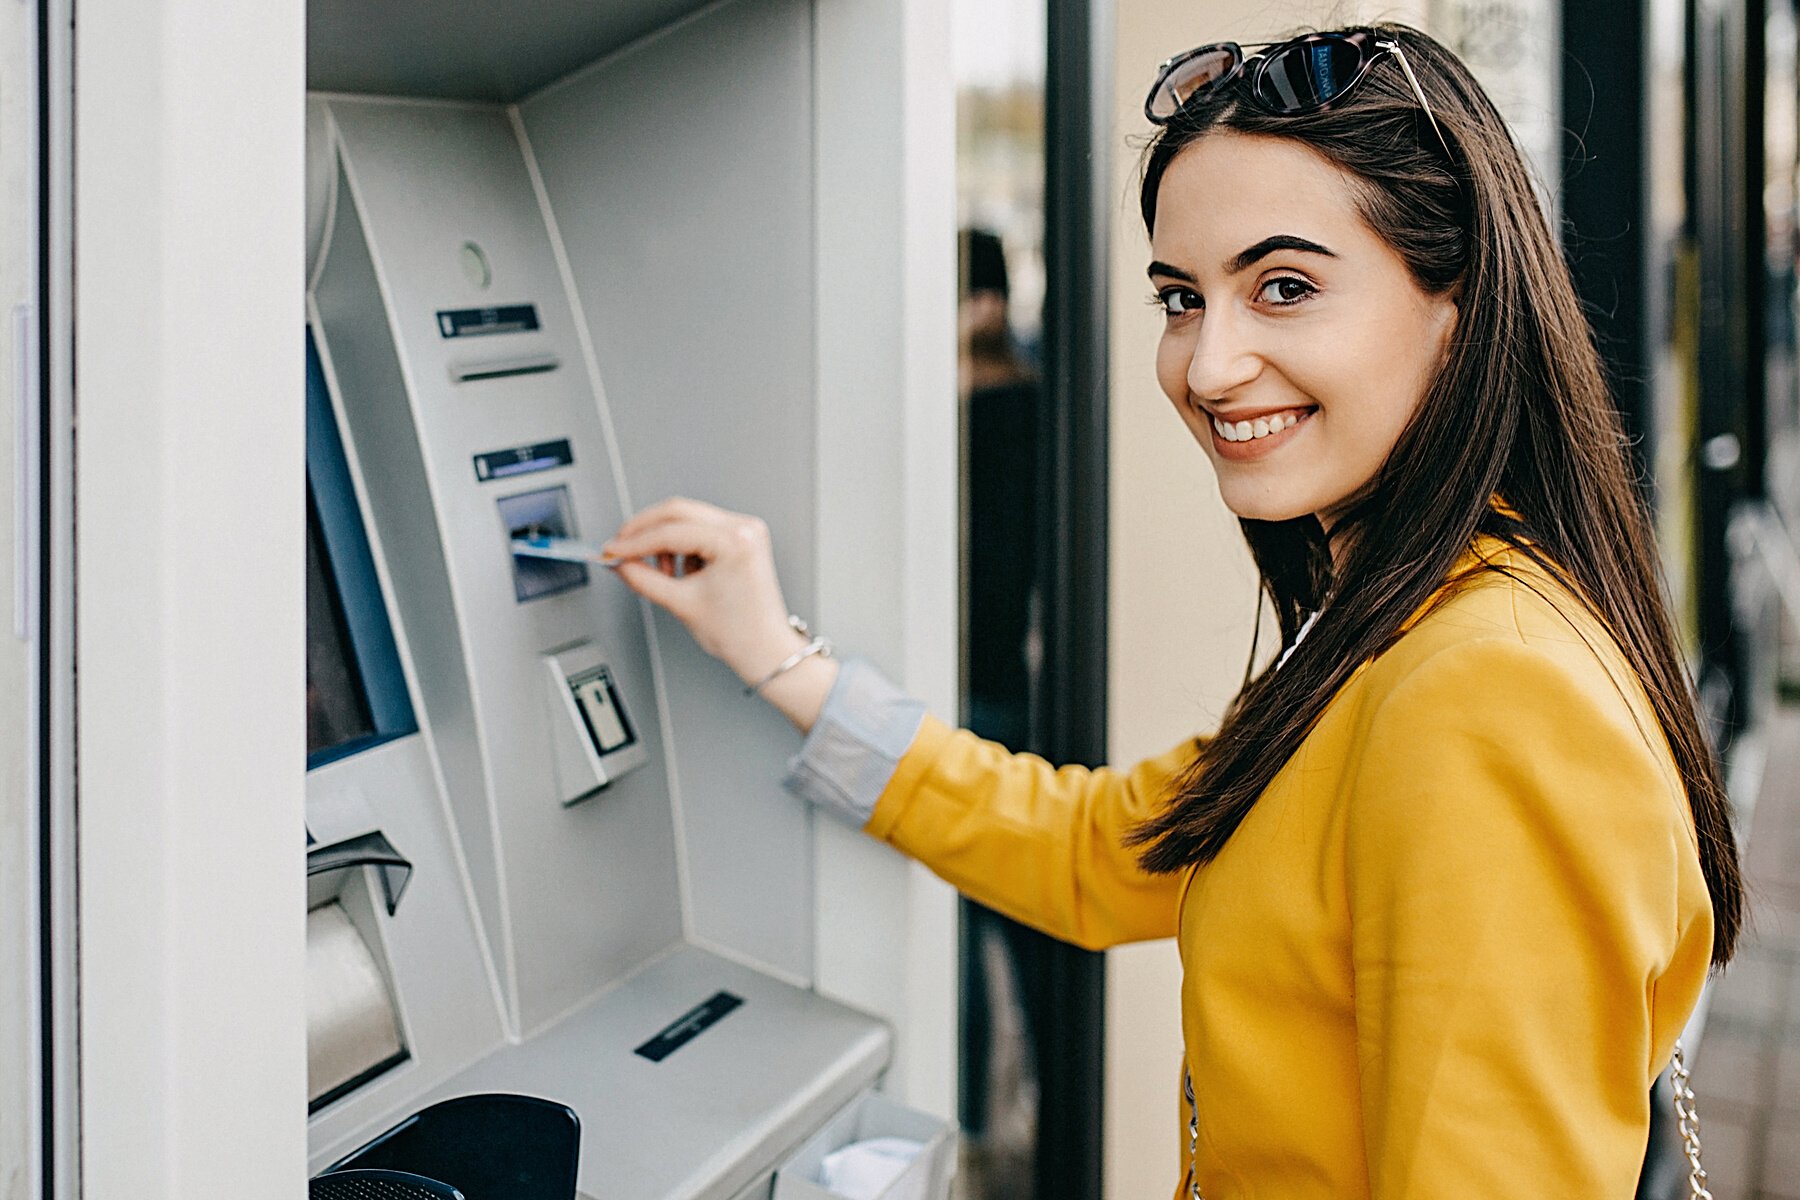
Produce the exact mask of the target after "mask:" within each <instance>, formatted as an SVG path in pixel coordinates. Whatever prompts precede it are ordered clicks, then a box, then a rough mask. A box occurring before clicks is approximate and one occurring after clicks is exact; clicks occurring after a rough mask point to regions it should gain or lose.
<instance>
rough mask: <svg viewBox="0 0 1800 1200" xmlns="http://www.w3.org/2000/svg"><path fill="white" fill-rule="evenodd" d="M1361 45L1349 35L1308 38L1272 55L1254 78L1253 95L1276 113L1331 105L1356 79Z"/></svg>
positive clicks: (1303, 110)
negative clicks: (1254, 92)
mask: <svg viewBox="0 0 1800 1200" xmlns="http://www.w3.org/2000/svg"><path fill="white" fill-rule="evenodd" d="M1363 61H1364V59H1363V52H1362V47H1361V46H1359V45H1357V44H1356V43H1355V42H1352V41H1350V40H1349V39H1348V38H1342V37H1310V38H1305V39H1303V40H1300V41H1297V42H1291V43H1289V44H1288V45H1287V46H1284V47H1282V48H1281V49H1280V50H1277V51H1275V52H1274V53H1273V54H1271V55H1270V56H1269V57H1268V59H1266V60H1265V65H1264V67H1263V70H1262V72H1261V75H1260V76H1259V77H1258V79H1257V81H1256V98H1257V99H1258V100H1259V101H1261V102H1262V103H1263V104H1265V105H1267V106H1268V107H1269V108H1271V109H1273V110H1274V111H1276V112H1279V113H1301V112H1310V111H1311V110H1313V109H1316V108H1322V107H1323V106H1325V105H1327V104H1330V103H1331V102H1332V100H1334V99H1335V98H1336V97H1337V96H1338V94H1339V93H1341V92H1342V91H1343V90H1344V89H1345V88H1347V87H1349V86H1350V85H1351V84H1352V83H1354V82H1356V77H1357V75H1358V74H1359V73H1360V72H1361V71H1362V67H1363Z"/></svg>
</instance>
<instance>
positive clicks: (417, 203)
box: [318, 99, 682, 1033]
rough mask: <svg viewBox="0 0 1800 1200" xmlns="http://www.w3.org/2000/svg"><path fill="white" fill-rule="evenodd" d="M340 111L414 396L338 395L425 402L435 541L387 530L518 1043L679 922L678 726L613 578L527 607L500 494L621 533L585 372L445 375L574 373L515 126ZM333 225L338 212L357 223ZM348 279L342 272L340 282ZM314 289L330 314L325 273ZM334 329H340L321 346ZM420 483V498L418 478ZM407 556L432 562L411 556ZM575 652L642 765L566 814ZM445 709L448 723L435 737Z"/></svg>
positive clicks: (364, 450)
mask: <svg viewBox="0 0 1800 1200" xmlns="http://www.w3.org/2000/svg"><path fill="white" fill-rule="evenodd" d="M331 109H332V114H333V117H334V120H335V121H336V123H337V127H338V131H339V135H340V139H341V146H342V153H343V158H344V164H345V173H346V178H347V179H348V180H349V182H350V193H351V196H352V198H353V199H354V201H355V205H354V208H355V211H356V216H357V218H358V220H359V221H360V223H361V226H362V229H363V232H364V236H365V237H366V240H367V245H368V251H369V258H370V262H371V264H372V266H373V272H374V277H375V279H376V280H377V281H378V282H379V285H380V288H381V291H382V295H383V297H384V299H385V300H386V302H387V303H386V319H387V321H389V322H391V336H392V337H393V339H394V343H395V349H396V351H397V352H398V362H399V368H400V372H401V375H402V376H403V378H404V382H405V388H404V391H403V394H401V395H398V396H396V395H394V394H391V392H390V393H386V394H379V395H377V394H360V395H355V396H353V395H351V394H350V392H351V385H350V382H349V380H348V378H347V377H345V376H344V373H343V372H342V371H341V370H340V382H341V383H342V385H343V387H344V390H345V393H346V394H345V396H344V403H345V407H346V409H347V410H353V409H354V408H355V407H356V406H357V405H359V404H366V405H370V406H382V407H384V408H387V409H391V410H393V411H394V412H395V413H398V412H400V411H401V406H403V405H404V406H409V407H410V420H411V422H412V423H413V426H414V428H415V429H416V431H417V433H416V439H415V441H414V444H413V447H408V446H407V443H406V439H405V438H404V437H401V438H399V439H398V440H399V443H400V446H401V448H402V449H403V450H405V451H406V453H408V454H412V453H416V454H417V456H418V463H419V465H420V466H422V469H423V474H424V477H425V478H424V484H425V487H426V488H427V489H428V492H427V493H426V494H425V495H423V496H419V495H417V494H415V495H414V496H413V497H412V499H411V500H410V501H408V503H411V504H414V505H416V504H418V503H428V504H429V505H430V507H431V509H432V510H433V517H434V521H435V534H434V535H427V534H425V533H423V532H421V529H420V526H421V525H422V522H421V521H420V520H418V519H417V518H416V517H408V518H406V519H405V520H404V522H403V523H404V525H405V529H404V531H396V533H399V534H400V536H396V535H395V534H393V533H390V532H389V530H388V529H387V528H385V527H382V534H383V537H382V542H383V552H384V554H385V555H386V557H387V558H388V560H389V564H390V569H391V570H392V571H393V573H394V579H395V587H396V591H397V592H400V593H401V598H402V604H403V605H404V604H405V599H404V593H405V591H406V590H407V589H408V588H410V587H413V586H424V587H425V589H426V590H427V591H428V592H431V593H435V594H436V595H437V596H438V598H439V601H440V603H439V605H438V609H437V611H435V612H432V613H430V614H424V613H421V614H420V616H421V617H422V618H426V619H425V620H424V622H423V623H416V622H414V621H412V620H408V621H407V622H406V635H407V639H408V641H409V643H410V646H411V649H412V653H413V656H414V660H415V663H416V665H417V668H418V672H419V676H420V680H421V690H422V692H423V695H422V696H421V700H422V702H423V705H424V708H425V710H426V713H427V715H428V718H429V720H430V723H431V725H432V728H433V731H434V735H435V740H436V743H437V745H438V747H439V749H440V751H441V752H443V753H444V758H445V764H446V765H445V774H446V777H447V782H448V785H449V787H450V788H451V790H452V795H453V798H454V801H455V803H454V808H455V812H456V814H457V819H458V822H459V824H460V826H461V835H462V840H463V844H464V846H465V848H467V849H468V850H469V851H470V859H471V865H472V867H475V866H479V865H480V860H481V858H482V856H483V854H482V851H481V850H480V846H481V844H482V843H483V842H484V841H487V842H490V843H491V844H492V845H494V846H496V847H497V850H498V853H497V856H494V857H493V860H492V862H491V863H489V864H487V866H488V867H491V871H489V870H488V869H486V868H483V869H477V870H474V871H473V872H472V873H473V874H474V877H475V882H476V886H477V894H478V898H479V901H480V904H481V908H482V915H483V918H484V921H485V922H486V923H487V925H488V928H489V929H490V931H493V930H495V929H496V928H497V929H498V933H499V935H500V936H499V938H498V939H496V947H497V948H500V947H504V958H505V961H506V962H507V964H508V966H509V968H510V983H511V991H512V998H513V1005H514V1010H515V1013H516V1016H517V1020H518V1023H519V1030H520V1032H523V1033H529V1032H530V1031H532V1030H534V1029H536V1028H538V1027H541V1026H543V1025H545V1024H546V1023H548V1022H550V1021H552V1020H554V1019H555V1018H556V1017H558V1016H559V1015H560V1014H562V1013H563V1012H565V1011H568V1010H569V1009H571V1008H572V1007H574V1006H576V1005H578V1004H579V1003H581V1002H582V1001H583V1000H584V999H585V998H586V997H588V996H591V995H593V994H594V993H595V992H596V991H597V990H599V989H601V988H604V987H605V986H607V985H608V984H609V983H611V982H613V981H615V980H617V979H619V978H621V977H622V976H623V975H624V974H626V973H628V972H629V971H630V970H631V969H633V968H634V967H636V966H637V965H638V964H640V963H642V962H644V961H646V960H647V959H648V958H650V957H651V956H653V955H655V954H656V953H658V952H659V951H661V950H663V949H664V948H665V947H667V946H668V945H669V944H670V943H672V942H673V941H675V940H676V939H678V938H679V937H680V936H681V932H682V930H681V912H680V900H679V893H678V889H677V876H676V860H675V844H674V831H673V827H672V814H671V812H670V808H669V803H668V787H667V782H666V780H665V778H664V772H663V765H662V764H663V757H662V749H661V742H662V731H661V729H660V727H659V723H658V721H657V709H656V704H655V696H654V691H653V688H652V680H651V673H650V661H649V653H648V649H647V647H646V645H645V640H644V636H643V617H642V611H641V609H640V606H639V602H638V601H637V600H636V599H635V598H633V597H632V596H631V595H630V594H629V593H628V592H627V591H625V589H624V588H623V586H622V585H620V584H619V583H618V582H617V581H616V580H614V579H613V578H612V577H611V576H610V574H609V573H607V572H604V571H595V572H593V573H592V577H591V578H590V580H589V582H588V583H586V584H585V585H582V586H579V587H576V588H574V589H572V590H570V591H565V592H562V593H559V594H556V595H549V596H543V597H540V598H537V599H533V600H529V601H526V602H524V603H520V602H518V601H517V600H516V599H515V596H514V591H513V580H512V568H511V554H510V550H509V544H508V538H507V533H506V530H505V528H504V523H503V522H502V521H501V519H500V515H499V510H498V508H497V501H498V500H499V499H500V498H501V497H504V496H508V495H513V494H516V493H520V492H526V491H532V490H537V489H540V488H545V487H556V486H566V487H567V488H568V489H569V493H570V504H571V510H572V515H573V523H574V525H575V529H574V530H573V532H575V533H577V534H579V535H582V536H594V535H597V534H601V533H604V532H607V531H610V530H611V529H613V528H616V527H617V525H618V523H619V521H620V519H621V518H620V512H619V504H618V499H617V491H616V488H615V486H614V481H613V479H612V476H611V472H610V468H609V465H608V464H609V459H610V455H609V453H608V448H607V446H606V444H605V440H604V437H603V434H602V430H601V428H600V422H599V413H598V410H597V408H596V407H595V404H594V400H593V397H592V394H591V392H590V390H589V386H588V383H587V380H586V379H585V377H583V376H582V375H580V374H579V373H577V372H574V371H571V370H567V369H562V370H556V371H551V372H547V373H539V374H532V375H522V376H514V377H509V378H504V379H493V380H485V381H481V382H468V383H457V382H454V380H453V377H452V367H453V366H454V365H455V364H457V363H459V362H461V361H463V360H464V359H467V358H470V357H492V356H501V357H516V356H519V355H523V354H528V353H531V354H536V353H551V354H554V355H555V356H556V357H557V358H558V359H560V360H561V361H562V362H564V363H574V362H578V361H580V352H579V346H578V342H577V339H576V337H575V329H574V323H573V318H572V316H571V313H570V311H569V308H568V303H567V299H566V296H565V293H564V290H563V288H562V285H561V279H560V275H559V273H558V270H557V267H556V262H555V257H554V254H553V251H552V248H551V245H550V241H549V238H548V236H547V234H546V231H545V229H544V226H543V223H542V220H541V216H540V213H539V210H538V205H537V201H536V197H535V195H534V193H533V191H532V188H531V185H530V182H529V179H528V177H527V174H526V171H525V166H524V161H523V159H522V157H521V155H520V151H519V146H518V143H517V140H516V139H515V137H514V135H513V131H512V127H511V124H510V122H509V121H508V119H507V117H506V114H505V113H504V112H503V111H502V110H500V109H498V108H488V107H474V106H462V105H446V104H437V103H423V104H411V103H398V102H355V101H348V100H342V99H338V100H333V101H332V102H331ZM338 220H339V221H340V222H344V221H346V213H345V212H344V211H342V210H341V209H340V212H339V215H338ZM465 241H473V242H475V243H477V244H478V245H480V246H481V247H482V249H483V250H484V251H485V253H486V257H487V259H488V262H489V263H490V265H491V268H492V284H491V286H490V287H488V288H487V289H485V290H483V289H481V288H479V287H478V286H477V285H476V284H474V283H472V282H471V281H470V280H469V279H468V278H466V277H465V275H464V273H463V269H462V263H461V257H460V252H461V247H462V245H463V243H464V242H465ZM334 254H335V250H334ZM337 269H338V268H337V264H336V263H334V262H331V261H328V262H327V264H326V269H325V273H326V274H327V275H330V274H333V273H334V272H335V271H336V270H337ZM365 286H366V284H365ZM318 298H319V303H320V308H321V310H323V309H324V307H325V303H326V300H327V289H326V288H325V287H324V285H323V283H322V284H321V286H320V288H319V289H318ZM513 303H531V304H535V305H536V306H537V310H538V315H539V318H540V321H541V328H539V329H538V330H535V331H530V332H516V333H500V334H490V335H486V336H481V337H472V338H453V339H446V338H443V337H441V336H440V334H439V329H438V324H437V319H436V313H437V312H438V311H439V310H443V309H455V308H476V307H486V306H492V305H496V304H513ZM332 332H333V331H332V330H331V329H330V328H329V322H328V329H327V335H328V337H330V336H331V335H332ZM370 337H371V340H378V339H377V338H375V336H374V335H370ZM333 349H334V350H335V343H334V345H333ZM371 382H377V381H371ZM398 419H399V418H398V417H396V418H395V420H396V423H397V422H398ZM352 425H353V427H354V425H355V420H354V418H353V420H352ZM558 438H567V439H568V440H569V442H570V445H571V447H572V448H573V452H574V463H573V464H572V465H570V466H564V467H557V468H554V469H552V470H548V471H542V472H539V473H536V474H532V475H528V476H521V477H518V478H513V479H505V480H488V481H485V482H483V481H480V480H478V479H477V478H476V475H475V472H474V468H473V463H472V456H473V455H474V454H476V453H479V452H486V451H492V450H499V449H505V448H507V447H510V446H519V445H527V444H535V443H539V442H544V441H548V440H552V439H558ZM357 450H358V452H359V454H360V455H361V456H362V460H363V464H364V470H365V473H366V474H368V475H370V476H373V475H375V474H378V473H379V469H378V467H377V465H376V464H378V463H381V462H382V461H383V460H382V459H381V457H380V455H381V452H382V451H381V448H380V447H379V446H377V445H371V444H365V439H364V437H363V435H362V434H361V433H360V432H359V433H358V437H357ZM395 486H396V490H398V488H399V486H400V485H395ZM405 487H406V488H407V489H408V490H414V489H416V488H417V481H416V480H414V481H411V482H408V483H407V484H405ZM373 494H374V493H373V485H372V489H371V495H372V496H373ZM376 507H377V511H376V514H375V515H376V521H377V525H378V526H382V523H383V519H384V518H383V513H382V511H381V506H380V505H379V504H377V506H376ZM414 555H417V556H418V557H419V559H420V562H418V563H410V564H409V563H408V562H407V561H406V560H407V559H409V558H410V557H411V556H414ZM403 575H407V576H410V577H411V582H403V578H402V577H403ZM443 602H447V603H448V605H449V608H450V611H448V612H445V611H443ZM583 639H588V640H593V641H595V642H597V643H599V644H600V645H601V646H603V647H604V648H605V649H606V651H607V653H608V656H609V661H610V662H611V663H612V665H613V667H614V668H615V678H616V681H617V683H618V685H619V692H620V695H621V698H622V700H623V701H624V704H625V707H626V711H627V712H628V713H629V714H630V718H631V720H632V721H633V722H634V724H635V726H636V728H637V730H638V732H639V734H640V736H641V737H642V739H643V741H644V744H645V748H646V750H647V751H648V754H649V760H650V761H649V763H648V764H647V765H646V766H644V767H643V768H640V769H639V770H636V771H634V772H632V773H630V774H629V775H626V776H625V777H623V778H621V779H619V780H618V781H616V782H615V783H613V784H612V785H611V786H610V787H608V788H607V789H606V790H605V791H604V792H602V793H600V794H599V795H597V796H595V797H594V798H593V799H591V800H588V801H586V802H584V803H581V804H578V805H575V806H573V807H568V808H565V807H564V806H563V805H562V803H561V800H560V797H559V796H558V795H557V789H556V784H555V778H554V768H553V757H552V745H553V744H552V741H551V730H550V726H549V724H548V721H549V720H550V719H552V718H551V714H549V713H548V712H547V706H546V705H545V703H544V699H543V683H542V670H543V668H542V665H541V658H540V655H541V654H542V653H543V652H544V651H547V650H550V649H553V648H556V647H560V646H566V645H568V644H570V643H571V642H575V641H579V640H583ZM434 660H438V665H437V666H435V667H432V668H430V671H429V674H430V675H431V676H432V677H433V678H442V677H447V676H452V675H454V674H456V673H457V672H461V673H462V675H463V683H462V686H461V687H457V686H455V683H454V681H452V682H451V683H450V684H448V685H446V691H445V692H444V693H443V694H440V693H438V692H437V690H436V688H435V687H434V686H433V684H431V683H430V682H428V681H427V676H428V664H429V663H432V662H433V661H434ZM440 712H441V713H442V715H443V716H444V717H445V718H446V719H447V720H448V721H449V722H450V723H451V724H452V725H453V726H454V728H453V729H445V728H443V727H441V726H440V723H439V718H440ZM471 720H472V730H471V728H470V725H469V722H470V721H471ZM471 733H472V735H473V739H472V740H474V741H476V742H477V743H478V745H479V763H478V764H475V763H469V762H467V761H466V759H467V755H466V753H465V756H464V761H462V762H456V763H453V762H452V761H451V756H452V754H454V753H456V752H457V751H456V747H455V743H458V742H460V741H462V740H463V739H464V738H465V737H468V736H469V735H470V734H471ZM503 977H504V976H503Z"/></svg>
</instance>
